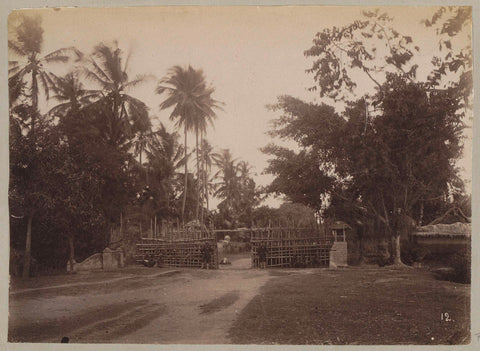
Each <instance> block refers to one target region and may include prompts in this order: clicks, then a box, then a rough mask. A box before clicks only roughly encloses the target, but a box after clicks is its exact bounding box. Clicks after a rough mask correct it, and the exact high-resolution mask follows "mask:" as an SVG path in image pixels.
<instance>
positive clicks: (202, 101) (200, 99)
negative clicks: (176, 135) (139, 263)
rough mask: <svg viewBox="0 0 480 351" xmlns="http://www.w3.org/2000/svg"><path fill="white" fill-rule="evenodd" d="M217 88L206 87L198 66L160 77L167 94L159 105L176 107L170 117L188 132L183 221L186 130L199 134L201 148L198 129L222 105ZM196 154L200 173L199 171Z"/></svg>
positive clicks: (159, 89) (159, 90)
mask: <svg viewBox="0 0 480 351" xmlns="http://www.w3.org/2000/svg"><path fill="white" fill-rule="evenodd" d="M214 90H215V89H214V88H212V87H207V85H206V82H205V77H204V75H203V71H202V70H200V69H198V70H195V69H193V68H192V67H191V66H188V67H187V68H183V67H180V66H174V67H172V68H171V69H170V70H169V71H168V74H167V76H166V77H164V78H163V79H161V80H160V82H159V85H158V87H157V89H156V93H157V94H163V93H166V94H167V97H166V98H165V100H164V101H163V102H162V103H161V104H160V109H162V110H163V109H168V108H170V107H174V109H173V111H172V113H171V114H170V120H176V121H177V122H176V127H177V128H181V127H182V126H183V129H184V135H185V179H184V187H185V189H184V196H183V201H182V221H183V222H184V223H185V203H186V199H187V181H188V166H187V163H188V157H187V149H188V146H187V134H188V131H190V130H194V131H195V135H196V146H197V147H196V149H197V151H198V133H199V132H200V131H205V130H206V126H207V123H212V121H213V119H214V118H215V116H216V115H215V112H214V111H213V109H214V108H218V107H219V103H218V102H217V101H215V100H214V99H213V98H212V96H211V95H212V93H213V92H214ZM198 160H199V159H198V154H197V174H199V164H198ZM198 187H199V182H197V190H198V191H197V209H196V217H197V219H198V204H199V188H198Z"/></svg>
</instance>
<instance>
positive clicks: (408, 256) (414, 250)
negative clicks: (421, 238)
mask: <svg viewBox="0 0 480 351" xmlns="http://www.w3.org/2000/svg"><path fill="white" fill-rule="evenodd" d="M429 254H430V251H429V250H428V249H427V248H425V247H423V246H420V245H417V244H415V243H412V242H406V243H404V244H403V245H402V250H401V257H402V262H403V263H405V264H408V265H413V264H414V263H415V262H422V261H423V260H424V259H425V257H427V256H428V255H429Z"/></svg>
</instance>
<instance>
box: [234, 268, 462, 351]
mask: <svg viewBox="0 0 480 351" xmlns="http://www.w3.org/2000/svg"><path fill="white" fill-rule="evenodd" d="M442 313H448V314H449V316H450V319H451V320H450V321H446V320H445V318H444V319H443V320H442V319H441V316H442ZM230 337H231V340H232V342H233V343H235V344H316V345H320V344H338V345H346V344H363V345H369V344H421V345H425V344H465V343H469V342H470V286H469V285H464V284H455V283H452V282H444V281H438V280H435V279H434V278H433V277H432V275H431V274H430V273H428V272H426V271H422V270H418V269H401V270H399V269H397V270H393V269H392V270H391V269H388V268H365V269H363V268H350V269H346V270H335V271H334V270H318V271H314V272H313V273H311V274H295V275H286V276H278V277H276V278H274V279H272V280H271V281H269V282H268V283H267V284H266V285H265V286H264V287H263V288H262V290H261V293H260V294H259V295H257V296H256V297H255V298H254V299H253V300H252V301H251V302H250V303H249V305H247V307H246V308H245V309H244V310H243V311H242V313H241V314H240V316H239V318H238V319H237V320H236V322H235V323H234V325H233V326H232V328H231V329H230Z"/></svg>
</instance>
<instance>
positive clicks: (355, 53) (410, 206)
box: [264, 8, 471, 264]
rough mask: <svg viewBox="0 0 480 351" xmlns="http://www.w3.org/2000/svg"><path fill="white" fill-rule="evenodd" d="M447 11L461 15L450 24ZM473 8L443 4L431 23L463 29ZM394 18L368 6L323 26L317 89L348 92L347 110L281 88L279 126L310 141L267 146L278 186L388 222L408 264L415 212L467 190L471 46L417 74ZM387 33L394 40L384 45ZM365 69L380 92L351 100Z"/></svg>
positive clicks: (281, 133) (313, 53) (364, 218)
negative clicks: (405, 243)
mask: <svg viewBox="0 0 480 351" xmlns="http://www.w3.org/2000/svg"><path fill="white" fill-rule="evenodd" d="M447 12H449V13H450V14H451V15H452V16H450V17H447V19H445V20H444V22H443V25H440V24H439V23H440V22H441V21H440V19H441V18H442V16H444V14H445V13H447ZM469 16H470V14H469V10H468V9H463V8H454V9H453V10H450V11H447V10H445V9H443V10H440V11H439V12H437V13H436V14H434V16H433V18H432V20H430V21H429V22H426V23H425V24H426V25H427V26H432V25H438V26H440V27H441V28H442V29H441V30H440V32H441V33H443V34H444V35H453V36H454V35H456V33H458V32H459V31H460V30H464V29H465V28H466V27H468V23H469ZM391 21H392V19H391V18H390V17H389V16H388V15H387V14H386V13H380V12H379V11H370V12H364V14H363V18H362V19H361V20H357V21H354V22H353V23H352V24H350V25H346V26H343V27H340V28H338V27H333V28H331V29H325V30H324V31H322V32H321V33H318V34H317V35H316V37H315V39H314V41H313V44H314V45H313V46H312V47H311V48H310V49H309V50H307V51H305V55H306V56H307V57H313V58H314V59H315V60H314V63H313V65H312V68H311V69H310V70H309V72H310V73H313V74H314V79H315V82H316V86H315V87H314V88H312V89H313V90H315V89H319V92H320V96H322V97H323V96H326V97H330V98H333V99H335V100H342V101H343V102H344V103H345V104H346V109H345V112H344V113H343V114H342V115H338V114H337V113H335V111H334V109H333V108H332V107H328V106H326V105H324V104H322V105H317V104H307V103H304V102H302V101H300V100H298V99H294V98H291V97H280V98H279V102H278V104H277V105H274V106H273V108H274V109H279V110H282V111H283V112H284V113H283V115H282V116H281V117H280V118H279V119H277V120H276V121H275V122H274V129H273V131H272V133H271V135H272V136H276V137H280V138H285V139H290V140H294V141H296V142H297V143H298V145H299V147H300V151H299V152H294V151H292V150H288V149H286V148H282V147H278V146H275V145H269V146H267V147H266V148H265V149H264V151H265V152H266V153H268V154H270V155H273V156H274V158H273V159H272V160H270V163H269V167H268V168H267V172H269V173H272V174H274V175H275V176H276V178H275V180H274V181H273V183H272V184H271V185H270V187H269V190H270V191H272V192H279V193H284V194H287V196H288V197H289V198H291V199H295V200H296V201H297V202H301V203H304V204H308V205H309V206H312V207H313V208H316V209H319V208H321V207H324V210H325V209H327V210H328V211H327V212H325V211H324V213H330V214H337V215H338V214H341V215H343V216H348V215H349V214H350V216H351V217H352V218H353V220H352V222H355V223H359V222H360V223H362V222H363V223H364V224H365V223H367V222H368V223H370V224H369V225H370V226H371V225H374V226H376V228H380V231H383V232H384V233H385V235H387V236H389V237H391V238H392V240H393V241H392V246H393V247H394V252H393V258H394V261H395V263H396V264H400V246H399V236H400V235H399V234H400V232H402V231H405V230H407V229H408V225H409V223H411V222H410V220H409V218H410V217H411V216H413V217H416V218H417V220H421V218H422V216H423V212H424V209H426V208H427V207H428V210H430V211H431V210H434V207H432V206H431V205H433V204H434V203H435V202H436V201H437V200H441V201H443V202H445V201H450V200H449V199H450V198H451V197H452V196H459V195H457V194H461V193H462V192H463V183H462V182H461V180H460V178H459V177H458V169H456V168H455V161H456V160H457V159H458V158H459V157H460V155H461V149H462V143H461V139H462V130H463V128H464V124H463V123H462V119H463V117H464V116H463V113H462V112H461V111H462V110H461V108H462V107H463V106H464V104H463V102H462V99H463V100H464V101H465V96H468V94H471V89H470V88H469V84H468V81H469V79H468V75H469V74H470V78H471V72H470V73H469V67H470V66H469V62H470V61H469V60H471V56H469V55H468V47H467V48H466V50H465V51H463V52H461V53H459V54H457V55H456V56H455V55H454V54H453V53H452V52H448V51H447V54H446V55H445V57H444V58H443V59H439V58H434V60H433V64H434V67H433V71H432V75H430V77H429V78H428V81H427V82H425V83H421V82H420V83H419V82H416V81H415V80H416V68H417V66H416V65H415V64H414V63H413V60H412V58H413V57H414V53H415V52H416V51H418V50H419V48H418V47H415V46H414V47H413V48H412V46H413V39H412V38H411V37H408V36H403V35H401V34H400V33H398V32H397V31H396V30H395V29H394V28H392V27H391ZM442 40H443V44H444V45H445V46H446V47H447V49H451V47H452V46H451V45H450V44H447V42H445V39H442ZM382 41H383V43H384V44H385V48H383V47H382V45H381V44H380V45H378V44H379V43H381V42H382ZM454 58H455V60H454ZM454 61H455V63H454ZM446 62H449V63H448V64H447V63H446ZM442 65H443V66H442ZM357 72H363V73H364V74H365V75H366V76H367V77H368V78H369V79H370V80H371V81H372V82H373V83H374V84H375V86H376V93H375V94H374V95H367V94H365V92H363V93H364V94H365V95H364V96H363V97H361V98H360V99H358V98H357V99H355V100H354V101H348V97H351V96H352V95H354V94H355V92H357V91H356V90H355V88H356V86H357V83H356V80H358V77H360V76H359V75H358V73H357ZM449 72H450V73H457V75H456V76H455V75H452V74H449ZM464 73H465V74H464ZM440 80H443V82H442V84H444V88H443V89H438V88H439V85H440ZM372 106H373V109H374V110H373V111H372V109H371V107H372ZM309 174H313V175H314V176H309ZM299 175H300V178H301V179H302V181H301V182H298V183H297V182H296V180H297V179H298V177H299ZM302 175H304V176H302ZM303 184H307V186H305V187H303ZM309 189H310V190H309ZM347 222H348V220H347Z"/></svg>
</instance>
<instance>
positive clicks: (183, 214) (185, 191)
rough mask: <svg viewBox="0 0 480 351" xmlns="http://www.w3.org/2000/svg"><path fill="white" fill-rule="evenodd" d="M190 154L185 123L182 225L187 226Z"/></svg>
mask: <svg viewBox="0 0 480 351" xmlns="http://www.w3.org/2000/svg"><path fill="white" fill-rule="evenodd" d="M187 158H188V152H187V124H186V123H185V160H184V161H185V183H184V187H183V200H182V223H183V224H185V204H186V202H187V181H188V168H187V163H188V159H187Z"/></svg>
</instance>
